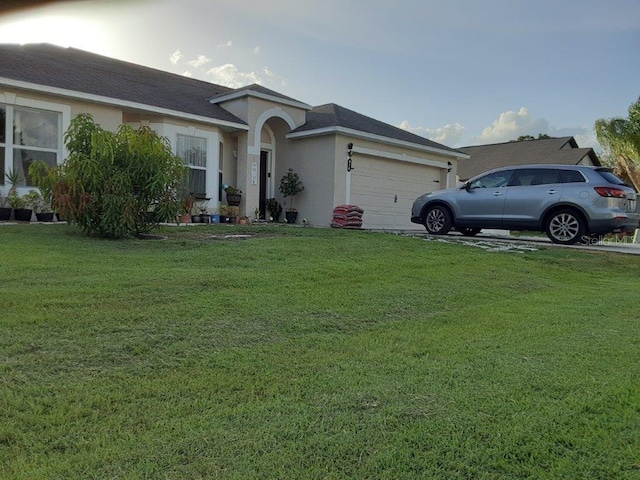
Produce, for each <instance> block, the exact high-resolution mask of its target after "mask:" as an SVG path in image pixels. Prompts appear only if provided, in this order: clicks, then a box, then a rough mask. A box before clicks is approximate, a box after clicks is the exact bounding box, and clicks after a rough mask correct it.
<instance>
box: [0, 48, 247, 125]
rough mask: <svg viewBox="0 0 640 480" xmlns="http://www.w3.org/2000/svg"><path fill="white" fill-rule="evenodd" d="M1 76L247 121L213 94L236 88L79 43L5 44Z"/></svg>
mask: <svg viewBox="0 0 640 480" xmlns="http://www.w3.org/2000/svg"><path fill="white" fill-rule="evenodd" d="M0 77H4V78H9V79H12V80H19V81H23V82H28V83H33V84H37V85H43V86H51V87H56V88H61V89H64V90H71V91H74V92H81V93H85V94H92V95H97V96H101V97H107V98H111V99H116V100H123V101H127V102H133V103H139V104H143V105H149V106H154V107H160V108H164V109H168V110H173V111H177V112H183V113H187V114H192V115H198V116H202V117H207V118H211V119H216V120H222V121H227V122H232V123H239V124H244V123H245V122H243V121H242V120H240V119H239V118H237V117H236V116H235V115H233V114H231V113H229V112H228V111H226V110H224V109H223V108H222V107H220V106H219V105H212V104H210V103H209V102H208V101H207V99H209V98H211V97H212V96H214V95H217V94H220V93H223V92H228V91H230V90H231V89H229V88H227V87H223V86H221V85H216V84H213V83H209V82H204V81H201V80H195V79H193V78H188V77H184V76H182V75H176V74H173V73H168V72H163V71H162V70H156V69H154V68H149V67H144V66H142V65H136V64H134V63H129V62H124V61H121V60H116V59H113V58H109V57H104V56H101V55H97V54H95V53H90V52H85V51H83V50H78V49H75V48H63V47H58V46H54V45H49V44H28V45H13V44H3V45H0Z"/></svg>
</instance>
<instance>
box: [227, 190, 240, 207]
mask: <svg viewBox="0 0 640 480" xmlns="http://www.w3.org/2000/svg"><path fill="white" fill-rule="evenodd" d="M241 200H242V195H240V194H239V193H227V204H228V205H231V206H232V207H237V206H238V205H240V201H241Z"/></svg>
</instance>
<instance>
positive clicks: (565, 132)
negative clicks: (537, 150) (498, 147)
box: [470, 107, 602, 152]
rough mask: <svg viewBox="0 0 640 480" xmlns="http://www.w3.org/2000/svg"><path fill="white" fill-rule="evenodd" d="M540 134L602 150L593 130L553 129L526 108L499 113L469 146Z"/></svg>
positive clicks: (546, 121)
mask: <svg viewBox="0 0 640 480" xmlns="http://www.w3.org/2000/svg"><path fill="white" fill-rule="evenodd" d="M541 133H543V134H546V135H549V136H551V137H573V138H574V139H575V140H576V142H577V144H578V146H579V147H581V148H593V149H594V150H595V151H596V152H599V151H601V150H602V147H601V146H600V144H599V143H598V140H597V138H596V136H595V133H594V131H593V128H589V127H554V126H551V125H549V121H548V120H547V119H545V118H536V117H535V116H534V115H532V114H531V113H530V112H529V111H528V110H527V108H526V107H522V108H520V110H518V111H517V112H514V111H508V112H504V113H501V114H500V116H499V117H498V119H497V120H495V121H494V122H493V125H491V126H490V127H486V128H485V129H484V130H483V131H482V135H480V136H479V137H475V138H474V139H473V141H472V143H470V145H479V144H487V143H502V142H509V141H512V140H516V139H517V138H518V137H520V136H521V135H531V136H532V137H537V136H538V135H539V134H541Z"/></svg>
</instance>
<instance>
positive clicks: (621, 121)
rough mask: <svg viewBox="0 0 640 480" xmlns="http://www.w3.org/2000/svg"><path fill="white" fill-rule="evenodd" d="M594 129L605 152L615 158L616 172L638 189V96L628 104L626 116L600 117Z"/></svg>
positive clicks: (639, 132) (639, 122) (639, 137)
mask: <svg viewBox="0 0 640 480" xmlns="http://www.w3.org/2000/svg"><path fill="white" fill-rule="evenodd" d="M595 131H596V137H597V138H598V142H600V145H602V147H603V148H604V149H605V154H606V155H608V156H609V157H611V158H615V160H616V169H617V170H618V172H617V173H620V174H621V175H622V176H623V177H626V178H627V179H629V180H630V181H631V182H633V184H634V185H635V187H636V189H638V190H640V173H639V172H638V167H640V98H639V99H638V100H636V102H635V103H633V104H631V106H629V117H628V118H621V117H616V118H609V119H605V118H601V119H599V120H596V123H595Z"/></svg>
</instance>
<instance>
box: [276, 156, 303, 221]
mask: <svg viewBox="0 0 640 480" xmlns="http://www.w3.org/2000/svg"><path fill="white" fill-rule="evenodd" d="M303 190H304V185H303V184H302V182H301V181H300V177H298V174H297V173H295V172H294V171H293V169H292V168H290V169H289V171H288V172H287V173H285V174H284V175H283V177H282V178H281V179H280V193H282V195H283V196H284V198H285V199H286V198H287V197H291V202H290V204H289V208H287V210H286V212H285V217H286V219H287V223H296V220H297V218H298V211H297V210H296V209H295V208H293V197H295V196H296V195H297V194H298V193H300V192H302V191H303Z"/></svg>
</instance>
